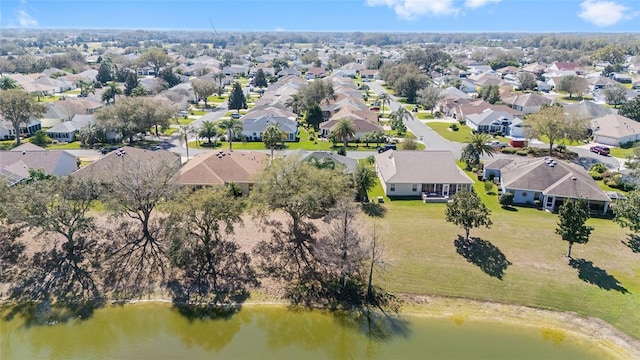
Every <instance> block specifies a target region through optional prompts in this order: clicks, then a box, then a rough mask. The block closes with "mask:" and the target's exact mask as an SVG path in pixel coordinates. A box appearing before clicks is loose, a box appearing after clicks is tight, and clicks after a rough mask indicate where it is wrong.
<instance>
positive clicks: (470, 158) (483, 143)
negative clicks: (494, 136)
mask: <svg viewBox="0 0 640 360" xmlns="http://www.w3.org/2000/svg"><path fill="white" fill-rule="evenodd" d="M489 141H491V137H490V136H489V135H488V134H484V133H477V134H471V136H469V137H468V138H467V145H466V146H465V147H464V148H463V149H462V154H461V159H460V160H462V161H464V162H465V163H466V164H467V168H471V165H475V164H478V163H479V162H480V157H481V156H483V155H488V156H491V157H493V154H494V152H495V149H494V148H493V146H491V144H489Z"/></svg>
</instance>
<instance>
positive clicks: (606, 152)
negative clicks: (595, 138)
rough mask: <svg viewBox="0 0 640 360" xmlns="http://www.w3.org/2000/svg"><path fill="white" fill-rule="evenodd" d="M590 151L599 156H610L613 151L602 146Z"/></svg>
mask: <svg viewBox="0 0 640 360" xmlns="http://www.w3.org/2000/svg"><path fill="white" fill-rule="evenodd" d="M589 151H591V152H594V153H596V154H599V155H605V156H606V155H609V152H610V151H611V149H609V148H608V147H606V146H602V145H596V146H592V147H591V148H590V149H589Z"/></svg>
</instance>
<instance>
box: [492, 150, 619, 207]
mask: <svg viewBox="0 0 640 360" xmlns="http://www.w3.org/2000/svg"><path fill="white" fill-rule="evenodd" d="M549 161H551V159H546V158H537V159H523V160H514V161H512V162H511V163H510V164H508V165H506V166H504V167H503V168H502V169H501V177H502V184H503V185H504V187H505V188H506V189H519V190H530V191H537V192H542V193H544V194H545V195H552V196H560V197H564V198H573V199H579V198H585V199H589V200H598V201H609V197H608V196H607V195H606V194H605V193H604V191H602V189H600V187H599V186H598V184H597V183H596V182H595V181H594V180H593V179H592V178H591V175H589V173H588V172H587V171H586V170H584V169H583V168H582V167H580V166H578V165H576V164H571V163H567V162H564V161H555V160H553V161H554V163H553V166H550V164H549Z"/></svg>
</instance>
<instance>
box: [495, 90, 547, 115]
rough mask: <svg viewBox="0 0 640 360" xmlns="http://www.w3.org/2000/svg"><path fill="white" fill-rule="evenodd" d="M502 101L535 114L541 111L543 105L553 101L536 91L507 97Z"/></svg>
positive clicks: (513, 107) (514, 107) (527, 112)
mask: <svg viewBox="0 0 640 360" xmlns="http://www.w3.org/2000/svg"><path fill="white" fill-rule="evenodd" d="M502 102H504V103H505V104H507V105H509V106H510V107H511V108H512V109H515V110H518V111H521V112H522V113H523V114H533V113H537V112H539V111H540V108H541V107H542V105H550V104H551V103H552V102H553V101H552V100H551V99H549V98H547V97H544V96H542V95H538V94H536V93H527V94H516V95H514V96H510V97H505V98H503V99H502Z"/></svg>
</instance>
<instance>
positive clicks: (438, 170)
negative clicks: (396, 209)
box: [375, 150, 473, 184]
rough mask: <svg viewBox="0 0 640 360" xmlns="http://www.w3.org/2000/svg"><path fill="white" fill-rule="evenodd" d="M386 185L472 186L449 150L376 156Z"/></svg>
mask: <svg viewBox="0 0 640 360" xmlns="http://www.w3.org/2000/svg"><path fill="white" fill-rule="evenodd" d="M375 159H376V164H377V168H378V170H379V171H380V174H381V175H382V178H383V179H384V181H385V182H386V183H396V184H399V183H406V184H421V183H422V184H473V180H471V178H469V176H467V174H465V173H464V172H463V171H462V170H461V169H460V168H459V167H458V166H457V165H456V160H455V159H454V157H453V153H452V152H451V151H446V150H426V151H394V150H388V151H385V152H383V153H380V154H376V155H375Z"/></svg>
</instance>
